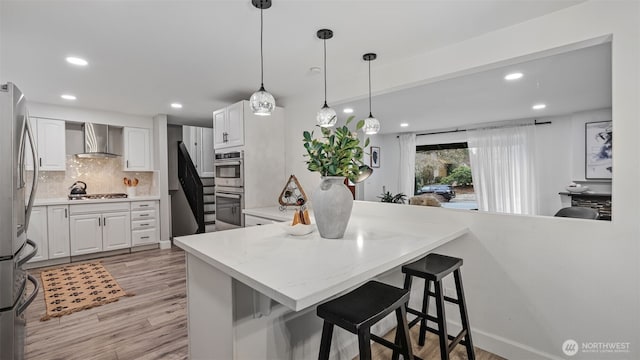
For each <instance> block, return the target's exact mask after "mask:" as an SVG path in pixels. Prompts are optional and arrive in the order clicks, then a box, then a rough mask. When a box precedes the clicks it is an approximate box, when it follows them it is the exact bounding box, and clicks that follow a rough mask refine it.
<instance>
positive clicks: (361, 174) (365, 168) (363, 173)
mask: <svg viewBox="0 0 640 360" xmlns="http://www.w3.org/2000/svg"><path fill="white" fill-rule="evenodd" d="M372 173H373V169H372V168H371V167H370V166H369V165H360V166H359V167H358V176H357V177H356V179H355V180H354V181H353V182H354V183H356V184H357V183H361V182H363V181H365V180H367V179H368V178H369V176H371V174H372Z"/></svg>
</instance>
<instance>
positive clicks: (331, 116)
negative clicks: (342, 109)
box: [316, 103, 338, 127]
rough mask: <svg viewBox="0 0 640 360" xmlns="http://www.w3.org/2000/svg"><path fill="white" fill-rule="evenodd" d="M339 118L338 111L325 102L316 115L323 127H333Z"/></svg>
mask: <svg viewBox="0 0 640 360" xmlns="http://www.w3.org/2000/svg"><path fill="white" fill-rule="evenodd" d="M337 120H338V114H336V111H335V110H333V109H332V108H330V107H329V105H327V103H324V106H323V107H322V109H320V110H319V111H318V114H317V115H316V122H317V124H318V125H320V126H321V127H331V126H333V125H335V124H336V121H337Z"/></svg>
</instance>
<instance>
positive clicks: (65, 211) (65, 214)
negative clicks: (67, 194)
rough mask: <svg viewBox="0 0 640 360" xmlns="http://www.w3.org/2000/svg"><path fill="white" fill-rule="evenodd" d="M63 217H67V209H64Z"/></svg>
mask: <svg viewBox="0 0 640 360" xmlns="http://www.w3.org/2000/svg"><path fill="white" fill-rule="evenodd" d="M64 218H65V219H66V218H67V209H64Z"/></svg>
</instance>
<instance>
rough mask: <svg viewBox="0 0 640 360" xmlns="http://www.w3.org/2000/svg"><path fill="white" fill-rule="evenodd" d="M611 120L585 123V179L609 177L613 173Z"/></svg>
mask: <svg viewBox="0 0 640 360" xmlns="http://www.w3.org/2000/svg"><path fill="white" fill-rule="evenodd" d="M612 146H613V131H612V121H611V120H609V121H598V122H589V123H586V124H585V138H584V147H585V157H584V160H585V161H584V162H585V174H584V177H585V178H586V179H611V178H612V174H613V165H612V159H613V152H612Z"/></svg>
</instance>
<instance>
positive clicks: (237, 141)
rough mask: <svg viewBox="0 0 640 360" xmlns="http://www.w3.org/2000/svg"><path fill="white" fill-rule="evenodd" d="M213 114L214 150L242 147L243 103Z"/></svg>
mask: <svg viewBox="0 0 640 360" xmlns="http://www.w3.org/2000/svg"><path fill="white" fill-rule="evenodd" d="M245 102H246V101H240V102H238V103H235V104H233V105H229V106H227V107H226V108H224V109H220V110H216V111H214V112H213V131H214V137H213V139H214V142H213V146H214V148H215V149H216V150H218V149H224V148H229V147H233V146H242V145H244V103H245Z"/></svg>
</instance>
